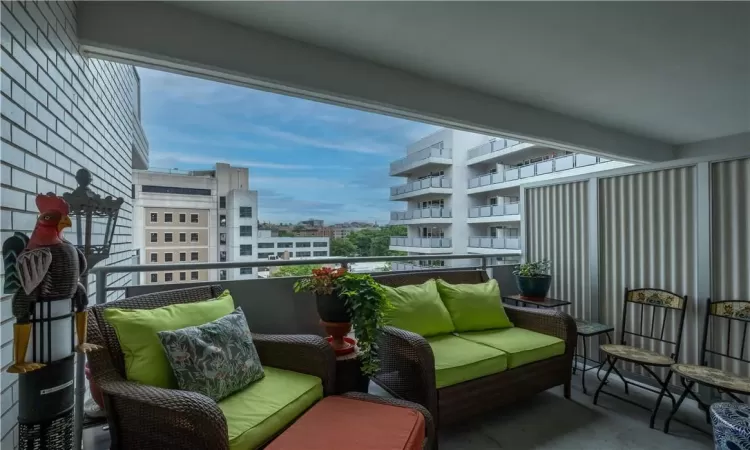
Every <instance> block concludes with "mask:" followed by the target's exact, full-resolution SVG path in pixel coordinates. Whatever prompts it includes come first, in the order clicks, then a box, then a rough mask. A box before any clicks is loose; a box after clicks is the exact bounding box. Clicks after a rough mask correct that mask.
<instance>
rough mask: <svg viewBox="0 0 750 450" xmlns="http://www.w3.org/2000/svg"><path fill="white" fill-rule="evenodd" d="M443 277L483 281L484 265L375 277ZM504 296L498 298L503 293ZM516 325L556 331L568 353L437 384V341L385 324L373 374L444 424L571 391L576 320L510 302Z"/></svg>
mask: <svg viewBox="0 0 750 450" xmlns="http://www.w3.org/2000/svg"><path fill="white" fill-rule="evenodd" d="M433 278H441V279H443V280H445V281H446V282H448V283H452V284H473V283H483V282H486V281H487V280H488V277H487V273H486V272H485V271H483V270H453V271H421V272H405V273H395V274H388V275H379V276H377V277H376V279H377V281H378V282H380V283H381V284H384V285H388V286H394V287H396V286H404V285H409V284H420V283H424V282H425V281H427V280H429V279H433ZM498 300H499V299H498ZM505 310H506V313H507V315H508V317H509V318H510V320H511V321H512V322H513V323H514V325H515V326H516V327H520V328H523V329H527V330H531V331H535V332H538V333H542V334H546V335H551V336H555V337H557V338H559V339H561V340H563V341H564V343H565V350H564V353H563V354H561V355H559V356H553V357H550V358H548V359H544V360H541V361H537V362H533V363H530V364H526V365H522V366H520V367H516V368H512V369H508V370H504V371H502V372H499V373H494V374H491V375H487V376H483V377H480V378H475V379H472V380H469V381H464V382H461V383H459V384H454V385H451V386H446V387H442V388H438V387H437V386H436V376H435V372H436V369H435V357H434V354H433V350H432V347H431V346H430V344H429V342H428V340H427V339H425V338H423V337H422V336H420V335H418V334H415V333H412V332H409V331H406V330H402V329H399V328H394V327H386V328H385V332H384V334H383V336H382V338H381V342H380V345H379V348H380V360H381V363H380V365H381V367H380V371H379V373H378V374H377V376H375V377H374V380H373V381H375V382H376V383H377V384H379V385H380V386H381V387H383V388H384V389H385V390H387V391H388V392H390V393H391V394H392V395H395V396H397V397H400V398H403V399H405V400H409V401H412V402H415V403H419V404H422V405H424V406H425V407H426V408H427V409H428V410H429V411H430V413H431V414H432V416H433V418H434V420H435V421H436V422H437V424H438V425H439V426H444V425H449V424H451V423H455V422H458V421H462V420H465V419H466V418H469V417H471V416H473V415H476V414H480V413H483V412H486V411H490V410H492V409H494V408H497V407H498V406H501V405H505V404H508V403H511V402H514V401H516V400H519V399H523V398H526V397H528V396H531V395H533V394H535V393H538V392H541V391H544V390H547V389H549V388H552V387H555V386H559V385H563V386H564V394H565V397H566V398H569V397H570V383H571V368H572V363H573V353H574V351H575V345H576V326H575V320H574V319H573V318H572V317H570V316H569V315H567V314H565V313H563V312H559V311H550V310H541V309H531V308H520V307H512V306H505Z"/></svg>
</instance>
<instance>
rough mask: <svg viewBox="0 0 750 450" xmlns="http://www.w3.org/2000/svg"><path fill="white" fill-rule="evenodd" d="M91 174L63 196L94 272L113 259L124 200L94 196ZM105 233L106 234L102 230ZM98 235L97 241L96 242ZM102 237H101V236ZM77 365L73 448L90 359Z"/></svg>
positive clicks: (79, 176) (84, 278)
mask: <svg viewBox="0 0 750 450" xmlns="http://www.w3.org/2000/svg"><path fill="white" fill-rule="evenodd" d="M91 179H92V178H91V172H89V171H88V170H86V169H80V170H78V172H76V181H77V182H78V187H77V188H76V189H75V190H74V191H73V192H71V193H66V194H63V196H62V197H63V198H64V199H65V201H66V202H68V205H69V206H70V217H71V219H73V220H74V225H75V231H76V237H77V242H76V247H78V249H79V250H80V251H81V252H82V253H83V254H84V256H85V257H86V265H87V266H88V269H91V268H92V267H94V266H95V265H96V264H98V263H99V262H101V261H103V260H105V259H107V258H108V257H109V253H110V249H111V248H112V240H113V238H114V234H115V226H116V225H117V218H118V216H119V214H120V208H121V207H122V203H123V202H124V200H123V199H122V198H113V197H112V196H110V195H108V196H106V197H102V196H100V195H99V194H96V193H94V192H93V191H92V190H91V189H90V188H89V185H90V184H91ZM100 230H102V231H100ZM94 236H97V242H96V243H95V242H94V241H93V238H94ZM99 236H101V237H99ZM81 283H82V284H83V285H84V286H86V287H87V288H88V273H84V274H82V275H81ZM77 356H78V357H77V358H76V365H75V386H76V388H75V409H74V411H75V417H74V427H73V441H74V442H73V448H74V449H76V450H78V449H80V448H81V439H82V433H83V402H84V399H85V396H86V384H85V376H84V372H85V365H86V358H85V357H84V356H83V355H82V354H78V355H77Z"/></svg>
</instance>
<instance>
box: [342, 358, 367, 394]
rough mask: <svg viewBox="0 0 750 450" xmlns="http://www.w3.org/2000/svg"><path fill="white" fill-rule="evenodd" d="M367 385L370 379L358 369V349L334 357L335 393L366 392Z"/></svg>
mask: <svg viewBox="0 0 750 450" xmlns="http://www.w3.org/2000/svg"><path fill="white" fill-rule="evenodd" d="M369 385H370V379H369V378H368V377H366V376H365V374H363V373H362V370H361V369H360V360H359V349H357V350H356V351H354V352H352V353H349V354H348V355H342V356H337V357H336V394H343V393H345V392H364V393H367V390H368V388H369Z"/></svg>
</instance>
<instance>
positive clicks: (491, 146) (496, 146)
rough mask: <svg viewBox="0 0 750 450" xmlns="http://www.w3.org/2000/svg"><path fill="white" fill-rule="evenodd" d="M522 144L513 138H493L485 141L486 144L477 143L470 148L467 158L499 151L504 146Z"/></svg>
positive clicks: (504, 147)
mask: <svg viewBox="0 0 750 450" xmlns="http://www.w3.org/2000/svg"><path fill="white" fill-rule="evenodd" d="M518 144H523V142H520V141H514V140H513V139H503V138H499V139H495V140H494V141H490V142H487V143H486V144H482V145H479V146H477V147H474V148H472V149H471V150H469V152H468V157H469V159H472V158H476V157H478V156H482V155H487V154H489V153H494V152H499V151H500V150H505V149H506V148H509V147H513V146H514V145H518Z"/></svg>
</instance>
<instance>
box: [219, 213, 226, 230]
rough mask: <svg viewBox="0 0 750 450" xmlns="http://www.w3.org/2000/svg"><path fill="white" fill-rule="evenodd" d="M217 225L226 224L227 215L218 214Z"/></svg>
mask: <svg viewBox="0 0 750 450" xmlns="http://www.w3.org/2000/svg"><path fill="white" fill-rule="evenodd" d="M219 226H220V227H225V226H227V216H225V215H224V214H222V215H220V216H219Z"/></svg>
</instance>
